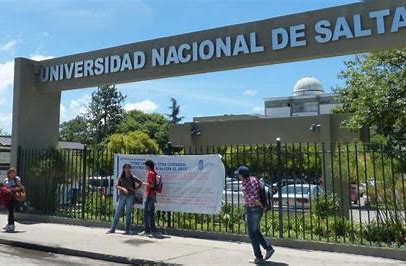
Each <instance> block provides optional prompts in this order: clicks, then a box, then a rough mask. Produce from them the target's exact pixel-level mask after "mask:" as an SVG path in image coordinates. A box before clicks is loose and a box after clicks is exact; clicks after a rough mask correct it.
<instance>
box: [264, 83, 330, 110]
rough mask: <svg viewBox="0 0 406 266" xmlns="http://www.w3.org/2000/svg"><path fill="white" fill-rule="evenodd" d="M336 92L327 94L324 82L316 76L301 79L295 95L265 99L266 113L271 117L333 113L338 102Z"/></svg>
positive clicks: (296, 86) (296, 85) (294, 89)
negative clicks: (335, 99)
mask: <svg viewBox="0 0 406 266" xmlns="http://www.w3.org/2000/svg"><path fill="white" fill-rule="evenodd" d="M334 97H335V95H334V94H325V93H324V89H323V85H322V83H321V82H320V81H319V80H318V79H316V78H314V77H304V78H301V79H299V80H298V81H297V82H296V84H295V86H294V88H293V96H288V97H271V98H268V99H265V115H266V117H270V118H278V117H297V116H317V115H321V114H331V113H332V110H333V108H334V107H336V106H337V104H336V103H335V101H334Z"/></svg>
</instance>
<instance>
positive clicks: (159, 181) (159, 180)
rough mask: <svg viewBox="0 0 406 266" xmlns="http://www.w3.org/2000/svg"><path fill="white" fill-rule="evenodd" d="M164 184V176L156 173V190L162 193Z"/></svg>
mask: <svg viewBox="0 0 406 266" xmlns="http://www.w3.org/2000/svg"><path fill="white" fill-rule="evenodd" d="M162 186H163V184H162V176H160V175H156V176H155V186H154V190H155V191H156V192H157V193H162Z"/></svg>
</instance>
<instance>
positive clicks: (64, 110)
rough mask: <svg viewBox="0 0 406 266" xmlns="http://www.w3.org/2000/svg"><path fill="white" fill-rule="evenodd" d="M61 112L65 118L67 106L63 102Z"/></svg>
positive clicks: (61, 115)
mask: <svg viewBox="0 0 406 266" xmlns="http://www.w3.org/2000/svg"><path fill="white" fill-rule="evenodd" d="M59 112H60V117H61V119H63V118H64V117H65V115H66V107H65V105H64V104H63V103H61V106H60V111H59Z"/></svg>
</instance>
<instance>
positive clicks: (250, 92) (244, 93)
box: [242, 90, 258, 96]
mask: <svg viewBox="0 0 406 266" xmlns="http://www.w3.org/2000/svg"><path fill="white" fill-rule="evenodd" d="M257 93H258V92H257V91H256V90H245V91H244V92H243V93H242V95H244V96H255V95H257Z"/></svg>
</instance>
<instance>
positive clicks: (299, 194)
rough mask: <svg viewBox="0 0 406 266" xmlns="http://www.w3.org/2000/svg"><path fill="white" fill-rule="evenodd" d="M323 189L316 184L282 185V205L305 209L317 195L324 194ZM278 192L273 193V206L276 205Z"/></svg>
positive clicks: (312, 202)
mask: <svg viewBox="0 0 406 266" xmlns="http://www.w3.org/2000/svg"><path fill="white" fill-rule="evenodd" d="M324 194H325V192H324V189H323V188H322V187H320V186H318V185H311V184H293V185H287V186H283V187H282V206H283V207H289V208H295V209H301V208H304V209H307V208H310V202H311V204H312V205H313V204H314V202H315V201H316V200H317V197H318V196H322V195H324ZM278 199H279V195H278V193H276V194H274V195H273V202H274V206H278V202H279V201H278Z"/></svg>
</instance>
